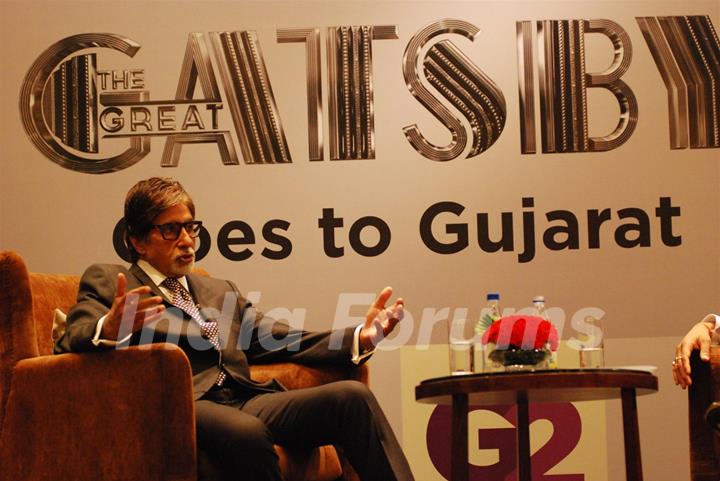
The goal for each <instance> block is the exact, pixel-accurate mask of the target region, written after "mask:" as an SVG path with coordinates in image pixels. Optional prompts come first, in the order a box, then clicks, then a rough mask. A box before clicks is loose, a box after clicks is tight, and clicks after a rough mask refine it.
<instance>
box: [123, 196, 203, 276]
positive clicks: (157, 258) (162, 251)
mask: <svg viewBox="0 0 720 481" xmlns="http://www.w3.org/2000/svg"><path fill="white" fill-rule="evenodd" d="M192 220H194V219H193V216H192V214H191V213H190V209H188V208H187V206H186V205H184V204H179V205H176V206H173V207H169V208H167V209H165V210H164V211H162V212H161V213H160V215H158V216H157V217H156V218H155V220H154V221H153V224H155V225H162V224H167V223H170V222H178V223H181V224H182V223H185V222H190V221H192ZM132 242H133V246H134V247H135V250H136V251H137V253H138V254H139V255H140V258H141V259H144V260H146V261H147V262H149V263H150V264H151V265H152V266H153V267H154V268H155V269H157V270H158V271H160V273H162V274H163V275H165V276H168V277H182V276H184V275H186V274H189V273H190V271H191V270H192V268H193V264H194V263H195V239H193V238H192V237H190V235H188V233H187V232H186V231H185V229H180V236H179V237H178V238H177V239H175V240H165V239H163V237H162V235H161V234H160V230H159V229H157V228H153V229H151V230H150V234H148V236H147V238H146V239H132Z"/></svg>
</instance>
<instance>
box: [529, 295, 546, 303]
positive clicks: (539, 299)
mask: <svg viewBox="0 0 720 481" xmlns="http://www.w3.org/2000/svg"><path fill="white" fill-rule="evenodd" d="M532 301H533V304H535V303H536V302H542V303H543V304H544V303H545V296H535V297H533V300H532Z"/></svg>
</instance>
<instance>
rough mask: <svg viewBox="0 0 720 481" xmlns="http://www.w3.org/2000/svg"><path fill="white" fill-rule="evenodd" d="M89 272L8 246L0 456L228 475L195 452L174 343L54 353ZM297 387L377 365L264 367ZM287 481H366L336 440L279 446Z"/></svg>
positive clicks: (2, 291)
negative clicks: (60, 320) (44, 262)
mask: <svg viewBox="0 0 720 481" xmlns="http://www.w3.org/2000/svg"><path fill="white" fill-rule="evenodd" d="M78 284H79V276H64V275H51V274H37V273H28V271H27V268H26V266H25V263H24V262H23V260H22V258H21V257H20V256H19V255H18V254H16V253H14V252H3V251H0V466H2V474H3V479H12V480H29V481H44V480H48V481H51V480H52V481H54V480H58V479H93V480H103V481H108V480H113V481H114V480H117V481H121V480H122V481H126V480H133V481H144V480H148V481H149V480H173V481H185V480H187V481H194V480H196V479H200V480H201V481H214V480H217V479H221V476H220V473H218V472H217V471H215V470H214V469H213V466H212V465H211V464H210V463H209V462H208V461H207V459H206V457H205V456H204V454H203V453H202V452H197V453H196V446H195V428H194V425H195V422H194V421H195V420H194V416H195V414H194V403H193V400H192V389H191V388H192V380H191V374H190V365H189V362H188V360H187V357H186V356H185V354H184V353H183V352H182V351H181V350H180V349H178V348H177V347H174V346H167V345H151V346H143V347H130V348H127V349H118V350H112V351H105V352H99V353H86V354H61V355H51V353H52V345H53V341H52V338H51V331H52V320H53V311H54V310H55V308H59V309H61V310H63V311H64V312H68V310H69V309H70V307H72V305H73V304H74V303H75V297H76V295H77V290H78ZM252 375H253V377H254V378H255V379H257V380H264V379H267V378H276V379H278V380H279V381H280V382H282V383H283V384H284V385H285V386H287V387H288V388H290V389H294V388H299V387H305V386H312V385H317V384H322V383H326V382H330V381H334V380H339V379H357V380H361V381H363V382H367V368H366V367H365V366H361V367H360V368H348V369H344V368H336V369H327V368H325V367H323V368H322V369H316V368H313V367H309V366H300V365H296V364H288V363H286V364H275V365H263V366H253V368H252ZM276 450H277V451H278V454H279V456H280V466H281V470H282V472H283V476H284V477H285V479H286V480H288V481H290V480H308V481H309V480H312V481H331V480H334V479H336V478H338V477H339V476H341V475H343V476H344V477H345V478H346V479H348V480H353V479H357V477H356V474H355V473H354V472H352V469H351V468H350V467H349V465H348V464H347V462H346V461H345V460H344V458H343V457H342V456H338V453H337V452H336V450H335V448H334V447H332V446H323V447H321V448H315V449H307V450H304V451H298V450H289V449H284V448H281V447H279V446H276Z"/></svg>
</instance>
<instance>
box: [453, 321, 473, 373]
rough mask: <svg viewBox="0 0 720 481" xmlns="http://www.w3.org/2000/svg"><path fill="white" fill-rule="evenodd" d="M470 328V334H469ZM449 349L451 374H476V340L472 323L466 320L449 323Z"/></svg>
mask: <svg viewBox="0 0 720 481" xmlns="http://www.w3.org/2000/svg"><path fill="white" fill-rule="evenodd" d="M469 327H470V333H468V332H467V330H468V328H469ZM448 348H449V351H450V374H452V375H460V374H472V373H474V372H475V340H474V338H473V336H472V328H471V326H470V323H469V322H468V321H467V320H465V319H452V320H449V321H448Z"/></svg>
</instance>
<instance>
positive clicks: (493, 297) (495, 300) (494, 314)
mask: <svg viewBox="0 0 720 481" xmlns="http://www.w3.org/2000/svg"><path fill="white" fill-rule="evenodd" d="M486 299H487V314H488V315H489V316H490V317H491V318H492V320H493V321H494V320H496V319H500V317H502V316H501V315H500V294H498V293H497V292H490V293H488V295H487V296H486Z"/></svg>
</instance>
